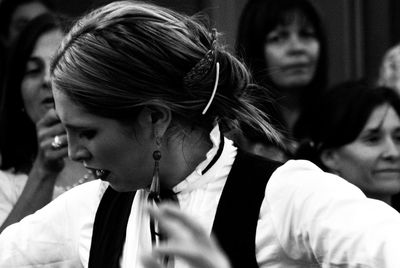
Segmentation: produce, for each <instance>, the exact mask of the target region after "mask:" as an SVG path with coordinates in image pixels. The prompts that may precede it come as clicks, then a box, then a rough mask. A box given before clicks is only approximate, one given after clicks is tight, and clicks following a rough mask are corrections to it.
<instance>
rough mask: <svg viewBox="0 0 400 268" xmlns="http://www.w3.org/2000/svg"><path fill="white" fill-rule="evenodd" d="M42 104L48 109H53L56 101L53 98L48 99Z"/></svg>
mask: <svg viewBox="0 0 400 268" xmlns="http://www.w3.org/2000/svg"><path fill="white" fill-rule="evenodd" d="M42 104H43V105H45V106H46V107H49V108H52V107H54V99H53V98H52V97H47V98H45V99H44V100H43V101H42Z"/></svg>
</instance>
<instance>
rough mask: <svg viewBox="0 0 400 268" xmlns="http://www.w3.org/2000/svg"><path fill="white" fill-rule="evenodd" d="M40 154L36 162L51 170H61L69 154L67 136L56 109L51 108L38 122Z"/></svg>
mask: <svg viewBox="0 0 400 268" xmlns="http://www.w3.org/2000/svg"><path fill="white" fill-rule="evenodd" d="M36 129H37V137H38V143H39V144H38V154H37V157H36V160H35V162H36V163H35V164H37V165H40V166H41V167H42V169H45V170H47V171H49V172H60V171H61V170H62V168H63V167H64V158H66V157H67V156H68V146H67V137H66V133H65V129H64V127H63V126H62V125H61V122H60V120H59V119H58V116H57V113H56V111H55V110H54V109H50V110H49V111H48V112H47V113H46V114H45V115H44V116H43V118H42V119H40V120H39V121H38V122H37V124H36Z"/></svg>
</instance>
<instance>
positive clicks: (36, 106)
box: [21, 30, 64, 123]
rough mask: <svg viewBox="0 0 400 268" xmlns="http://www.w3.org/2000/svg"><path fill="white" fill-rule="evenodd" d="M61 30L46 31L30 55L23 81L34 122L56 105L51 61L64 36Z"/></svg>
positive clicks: (27, 109)
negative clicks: (51, 77)
mask: <svg viewBox="0 0 400 268" xmlns="http://www.w3.org/2000/svg"><path fill="white" fill-rule="evenodd" d="M63 36H64V35H63V33H62V32H61V31H60V30H53V31H50V32H47V33H44V34H43V35H42V36H41V37H40V38H39V39H38V40H37V42H36V45H35V47H34V49H33V51H32V54H31V56H30V57H29V59H28V61H27V63H26V66H25V74H24V76H23V79H22V83H21V95H22V100H23V102H24V107H25V111H26V113H27V114H28V116H29V118H30V119H31V120H32V122H34V123H36V122H37V121H38V120H39V119H41V118H42V117H43V116H44V114H45V113H46V112H47V110H48V109H49V108H52V107H54V102H53V96H52V92H51V88H50V75H49V72H50V61H51V58H52V57H53V55H54V53H55V52H56V50H57V48H58V46H59V45H60V43H61V40H62V38H63Z"/></svg>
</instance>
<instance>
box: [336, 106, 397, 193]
mask: <svg viewBox="0 0 400 268" xmlns="http://www.w3.org/2000/svg"><path fill="white" fill-rule="evenodd" d="M336 154H337V161H338V163H337V173H338V174H340V175H341V176H342V177H343V178H345V179H346V180H348V181H350V182H351V183H353V184H355V185H356V186H358V187H359V188H360V189H361V190H362V191H363V192H364V193H365V194H366V195H367V196H369V197H372V198H376V199H381V200H385V197H388V196H389V197H390V196H391V195H393V194H396V193H398V192H400V118H399V115H398V114H397V113H396V111H395V110H394V109H393V107H392V106H390V105H388V104H383V105H381V106H378V107H377V108H375V110H373V112H372V113H371V115H370V117H369V119H368V121H367V123H366V125H365V126H364V128H363V130H362V131H361V133H360V134H359V136H358V137H357V138H356V140H354V141H353V142H352V143H350V144H347V145H345V146H342V147H340V148H339V149H337V150H336Z"/></svg>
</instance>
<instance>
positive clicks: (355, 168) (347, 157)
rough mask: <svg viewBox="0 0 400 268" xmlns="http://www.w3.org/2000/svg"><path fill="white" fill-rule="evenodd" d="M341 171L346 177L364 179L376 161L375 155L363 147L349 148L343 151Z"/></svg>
mask: <svg viewBox="0 0 400 268" xmlns="http://www.w3.org/2000/svg"><path fill="white" fill-rule="evenodd" d="M340 159H341V162H342V164H341V168H340V169H341V173H342V176H343V177H344V178H345V179H348V180H349V179H351V180H355V181H357V180H363V178H364V177H365V174H369V171H370V170H371V168H372V167H373V165H374V163H375V159H376V157H375V155H374V154H373V153H371V151H368V150H365V149H363V148H351V149H350V148H349V149H348V150H346V151H344V152H342V154H341V156H340Z"/></svg>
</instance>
